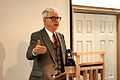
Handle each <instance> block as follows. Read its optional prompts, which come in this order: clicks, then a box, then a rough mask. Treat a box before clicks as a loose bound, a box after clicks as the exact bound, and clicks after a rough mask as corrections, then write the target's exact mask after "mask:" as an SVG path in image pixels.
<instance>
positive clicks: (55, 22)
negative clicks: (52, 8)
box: [44, 12, 61, 32]
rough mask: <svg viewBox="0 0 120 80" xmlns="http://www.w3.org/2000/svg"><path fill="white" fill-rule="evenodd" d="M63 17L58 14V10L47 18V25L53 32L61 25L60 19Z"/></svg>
mask: <svg viewBox="0 0 120 80" xmlns="http://www.w3.org/2000/svg"><path fill="white" fill-rule="evenodd" d="M60 19H61V17H59V16H58V13H57V12H52V13H49V15H48V16H47V17H46V18H45V21H44V22H45V26H46V28H47V29H48V30H50V31H51V32H54V31H55V30H56V29H57V28H58V26H59V20H60Z"/></svg>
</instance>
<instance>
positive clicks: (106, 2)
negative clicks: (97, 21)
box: [72, 0, 120, 9]
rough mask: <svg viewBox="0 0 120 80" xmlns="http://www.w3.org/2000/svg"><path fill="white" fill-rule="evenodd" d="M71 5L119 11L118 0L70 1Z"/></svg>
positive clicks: (119, 3)
mask: <svg viewBox="0 0 120 80" xmlns="http://www.w3.org/2000/svg"><path fill="white" fill-rule="evenodd" d="M72 4H76V5H86V6H96V7H105V8H116V9H120V0H72Z"/></svg>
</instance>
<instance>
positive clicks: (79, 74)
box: [55, 51, 105, 80]
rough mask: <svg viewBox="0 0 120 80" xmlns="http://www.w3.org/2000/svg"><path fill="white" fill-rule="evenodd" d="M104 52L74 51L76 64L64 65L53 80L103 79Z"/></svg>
mask: <svg viewBox="0 0 120 80" xmlns="http://www.w3.org/2000/svg"><path fill="white" fill-rule="evenodd" d="M104 54H105V53H104V52H103V51H98V52H80V53H74V54H73V55H75V57H76V59H75V62H76V65H75V66H66V67H65V72H64V73H62V74H60V75H58V76H56V77H55V80H105V76H104V75H105V72H104V71H105V70H104V68H105V67H104V65H105V62H104ZM84 57H86V58H84Z"/></svg>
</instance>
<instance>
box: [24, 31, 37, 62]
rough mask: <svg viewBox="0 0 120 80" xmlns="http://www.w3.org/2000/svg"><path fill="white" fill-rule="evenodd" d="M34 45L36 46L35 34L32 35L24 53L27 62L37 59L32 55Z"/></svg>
mask: <svg viewBox="0 0 120 80" xmlns="http://www.w3.org/2000/svg"><path fill="white" fill-rule="evenodd" d="M36 45H37V33H32V34H31V39H30V44H29V47H28V49H27V52H26V57H27V59H28V60H33V59H35V58H36V57H37V56H34V55H33V49H34V48H35V46H36Z"/></svg>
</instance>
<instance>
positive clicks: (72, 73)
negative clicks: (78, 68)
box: [54, 66, 76, 80]
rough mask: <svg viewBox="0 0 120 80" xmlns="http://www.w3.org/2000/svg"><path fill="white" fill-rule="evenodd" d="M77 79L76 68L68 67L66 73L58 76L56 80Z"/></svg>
mask: <svg viewBox="0 0 120 80" xmlns="http://www.w3.org/2000/svg"><path fill="white" fill-rule="evenodd" d="M74 78H75V66H66V67H65V72H64V73H61V74H60V75H58V76H56V77H55V79H54V80H76V79H74Z"/></svg>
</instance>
